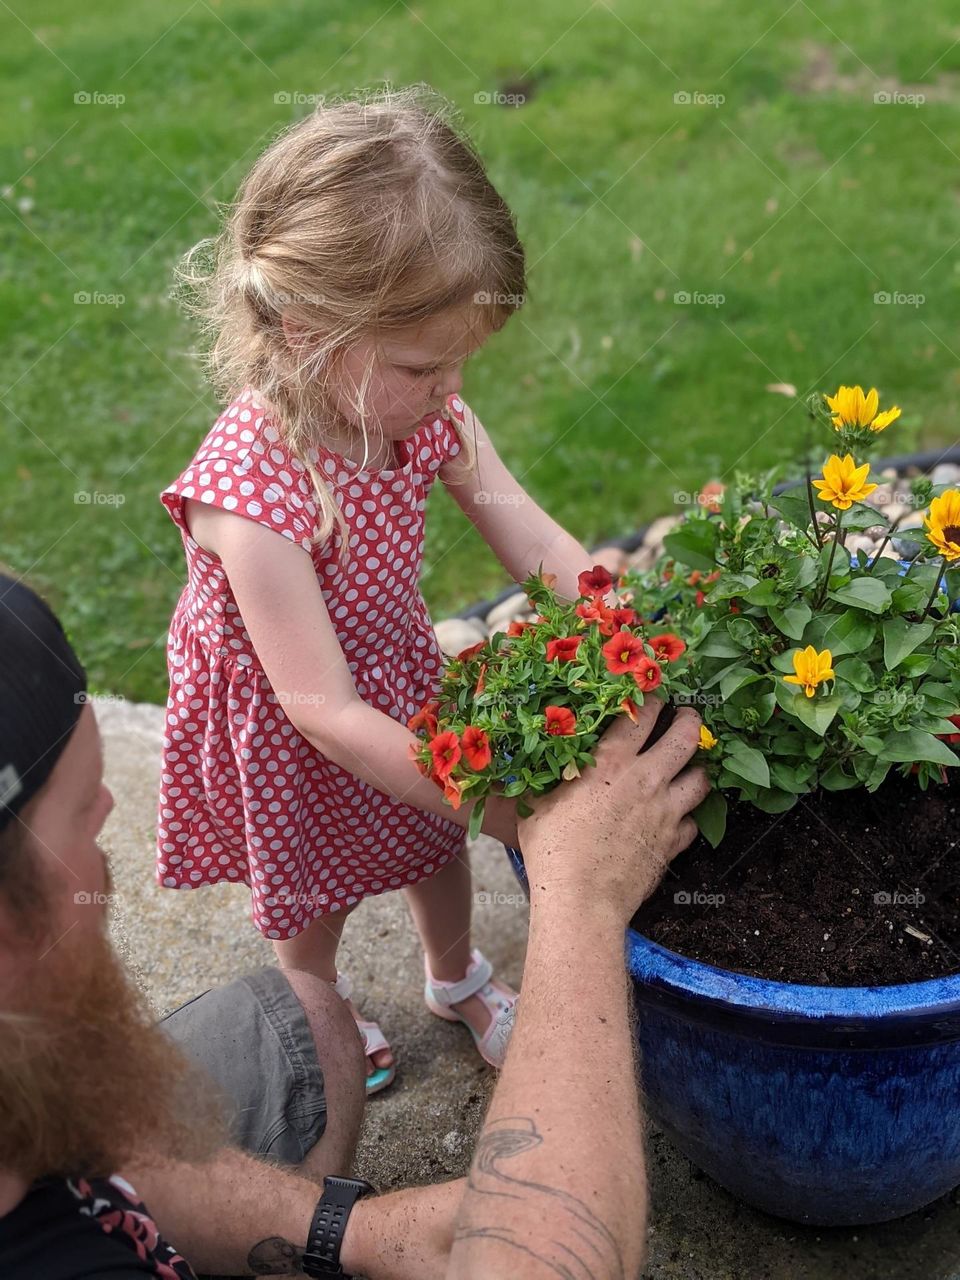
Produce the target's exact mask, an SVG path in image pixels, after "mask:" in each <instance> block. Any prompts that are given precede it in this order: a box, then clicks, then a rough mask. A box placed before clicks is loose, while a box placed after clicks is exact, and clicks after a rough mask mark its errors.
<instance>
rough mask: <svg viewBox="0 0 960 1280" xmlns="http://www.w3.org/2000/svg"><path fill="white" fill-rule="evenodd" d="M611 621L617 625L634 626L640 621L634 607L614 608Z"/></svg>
mask: <svg viewBox="0 0 960 1280" xmlns="http://www.w3.org/2000/svg"><path fill="white" fill-rule="evenodd" d="M612 612H613V621H614V622H615V623H616V625H617V627H618V628H619V627H635V626H636V625H637V623H638V622H639V621H640V619H639V617H638V616H637V611H636V609H614V610H613V611H612Z"/></svg>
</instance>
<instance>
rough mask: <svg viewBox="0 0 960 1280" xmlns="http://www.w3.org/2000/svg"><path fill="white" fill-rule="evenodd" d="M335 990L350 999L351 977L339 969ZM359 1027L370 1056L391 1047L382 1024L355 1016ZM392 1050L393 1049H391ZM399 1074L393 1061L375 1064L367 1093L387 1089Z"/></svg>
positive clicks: (368, 1077)
mask: <svg viewBox="0 0 960 1280" xmlns="http://www.w3.org/2000/svg"><path fill="white" fill-rule="evenodd" d="M332 986H333V989H334V991H336V993H337V995H338V996H339V997H340V999H341V1000H349V999H350V992H351V990H352V987H351V984H350V979H349V978H348V977H347V975H346V974H345V973H341V972H340V970H339V969H338V970H337V980H336V982H334V983H333V984H332ZM354 1022H356V1024H357V1029H358V1030H359V1032H360V1035H361V1036H362V1037H363V1051H364V1053H365V1054H366V1056H367V1057H368V1058H369V1057H371V1056H372V1055H373V1054H375V1053H379V1051H380V1050H381V1049H390V1044H389V1043H388V1041H387V1038H386V1036H385V1035H384V1034H383V1032H382V1031H381V1030H380V1026H379V1024H378V1023H376V1022H367V1021H365V1020H364V1019H362V1018H357V1017H355V1018H354ZM391 1052H392V1050H391ZM396 1075H397V1064H396V1063H395V1062H392V1063H391V1064H390V1066H389V1067H378V1066H377V1065H376V1064H373V1072H372V1074H371V1075H369V1076H367V1094H368V1095H369V1094H371V1093H379V1092H380V1090H381V1089H386V1088H387V1086H388V1085H391V1084H393V1082H394V1080H395V1078H396Z"/></svg>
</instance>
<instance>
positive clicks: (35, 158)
mask: <svg viewBox="0 0 960 1280" xmlns="http://www.w3.org/2000/svg"><path fill="white" fill-rule="evenodd" d="M14 8H15V9H17V11H18V12H19V13H20V14H21V19H22V20H20V19H17V18H15V17H14V16H12V10H11V9H9V8H7V7H6V6H4V10H3V14H4V18H3V21H4V28H5V38H4V41H3V46H2V50H0V71H2V76H3V82H4V84H5V86H6V90H7V92H6V98H5V101H6V110H5V111H4V113H3V115H2V118H0V145H2V158H3V165H2V175H0V185H3V186H4V193H3V196H2V198H0V235H2V237H3V258H2V262H3V266H2V277H0V279H2V283H0V288H2V307H0V325H2V339H3V353H4V357H5V360H4V370H3V374H2V376H0V385H2V387H3V388H4V391H3V395H2V397H0V404H2V406H3V413H2V418H0V423H2V426H0V430H2V448H3V464H4V465H3V468H2V475H0V539H2V541H0V558H2V559H5V560H6V561H7V562H8V563H9V564H10V565H12V567H13V568H14V569H15V570H16V571H17V572H18V573H23V574H27V575H29V577H30V578H31V580H32V581H34V582H35V583H36V584H38V585H39V586H40V588H41V589H42V590H44V591H45V592H46V593H48V595H49V596H50V598H51V599H52V600H53V602H54V603H55V605H56V607H57V608H58V609H59V611H60V613H61V616H62V618H63V620H64V623H65V625H66V626H67V629H68V632H69V634H70V635H71V638H72V639H73V641H74V643H75V645H76V646H77V649H78V651H79V653H80V655H81V657H82V659H83V660H84V662H85V663H86V664H87V666H88V670H89V674H90V679H91V682H92V685H93V687H94V688H97V689H100V690H115V691H118V692H121V693H123V694H125V695H127V696H129V697H132V698H139V699H150V700H155V701H160V700H162V699H163V698H164V697H165V694H166V667H165V661H164V644H163V641H164V636H165V631H166V627H167V623H168V621H169V617H170V613H171V611H172V609H173V606H174V603H175V601H176V599H177V596H178V594H179V591H180V588H181V585H182V582H183V578H184V564H183V558H182V552H181V549H180V540H179V535H178V533H177V531H176V529H175V527H174V525H173V524H172V522H171V521H170V519H169V517H168V516H167V515H166V514H165V512H164V511H163V509H162V507H161V505H160V502H159V500H158V497H157V495H158V493H159V491H160V489H161V488H163V486H164V485H165V484H167V483H168V482H169V481H170V480H171V479H173V477H174V476H176V475H177V473H178V472H179V471H180V470H181V469H182V468H183V467H184V466H185V465H186V463H187V462H188V460H189V458H190V457H191V455H192V453H193V451H194V449H195V448H196V446H197V444H198V443H199V441H200V440H201V438H202V437H203V436H204V434H205V433H206V431H207V430H208V429H209V426H210V424H211V423H212V420H213V418H214V417H215V416H216V413H217V405H216V403H215V400H214V397H213V395H212V393H211V391H210V389H209V388H207V387H206V386H205V385H204V383H203V381H202V378H201V376H200V374H199V371H198V369H197V366H196V363H195V361H194V360H193V359H192V358H191V355H190V351H191V346H192V344H193V341H194V336H193V334H192V333H191V331H190V329H189V326H188V325H187V323H186V322H185V321H184V320H183V319H182V318H181V317H180V315H179V314H178V312H177V310H176V308H175V306H174V305H173V304H172V303H171V302H170V301H169V300H168V297H167V294H168V290H169V287H170V281H171V270H172V264H173V263H174V262H175V260H176V259H177V257H178V256H179V255H180V254H181V253H182V252H183V251H184V250H185V249H187V248H188V247H189V246H190V245H192V244H193V243H194V242H195V241H197V240H199V239H200V238H202V237H203V236H206V235H210V234H212V233H213V232H214V231H215V229H216V205H217V201H226V200H229V199H231V198H232V196H233V195H234V193H235V190H236V187H237V185H238V183H239V181H240V179H241V177H242V175H243V173H244V172H245V171H246V169H247V167H248V166H249V165H250V163H251V162H252V159H253V157H254V156H255V155H256V154H257V151H258V150H259V149H260V148H261V147H262V146H264V145H265V144H266V142H267V141H268V140H269V138H270V137H271V136H272V134H273V133H274V132H275V131H276V130H278V129H279V128H280V127H282V126H283V125H285V124H286V123H287V122H288V121H289V120H290V119H291V118H293V116H294V115H297V114H301V113H302V112H304V111H305V110H308V109H309V108H308V107H306V106H298V105H296V104H294V105H287V104H285V103H281V104H278V103H277V102H276V101H275V95H276V94H278V93H288V94H296V93H300V94H324V93H325V94H333V93H342V92H347V91H349V90H350V89H351V88H353V87H354V86H364V85H376V84H378V83H381V82H382V81H384V80H390V81H392V82H393V83H395V84H402V83H409V82H412V81H416V80H427V81H429V82H430V83H431V84H433V85H434V86H435V87H436V88H437V89H439V90H441V91H442V92H444V93H445V94H447V95H448V96H450V97H451V98H453V99H454V101H455V102H456V103H457V104H458V106H459V107H460V108H461V109H462V111H463V113H464V115H465V117H466V119H467V121H468V123H469V125H470V128H471V130H472V131H473V133H474V135H475V137H476V138H477V140H478V142H479V144H480V147H481V150H482V151H483V153H484V155H485V156H486V157H487V160H488V163H489V167H490V171H491V174H492V176H493V179H494V181H495V182H496V183H497V185H498V186H499V188H500V190H501V191H502V192H503V194H504V196H505V197H506V199H507V200H508V202H509V203H510V204H511V206H512V207H513V209H514V210H515V212H516V214H517V218H518V223H519V227H520V231H521V235H522V236H523V239H524V242H525V244H526V247H527V251H528V255H529V261H530V264H531V271H530V296H529V299H528V302H527V305H526V306H525V307H524V309H523V310H522V311H521V312H520V313H519V314H518V315H517V316H516V317H514V319H512V320H511V321H510V323H509V325H508V327H507V328H506V329H505V330H504V331H503V332H502V333H500V334H499V335H497V336H495V337H494V338H493V339H492V340H491V342H490V343H489V344H488V346H487V347H486V348H484V350H483V351H482V352H481V353H480V354H479V355H478V356H477V357H476V358H475V360H474V361H473V362H471V366H470V367H469V368H468V370H467V385H466V395H467V398H468V399H469V400H470V402H471V404H472V405H473V406H474V408H475V409H476V410H477V412H478V413H479V415H480V416H481V418H482V419H483V420H484V422H485V423H486V425H487V427H488V428H489V430H490V431H491V434H492V435H493V437H494V440H495V441H496V443H497V444H498V446H499V448H500V450H501V452H502V454H503V456H504V458H505V459H506V461H507V463H508V465H509V466H511V467H512V468H513V469H514V470H515V472H516V473H517V474H518V476H519V477H521V479H522V481H523V483H524V484H525V485H526V486H527V488H528V489H529V490H530V491H531V492H532V493H533V494H534V496H535V497H536V498H537V499H538V500H539V501H540V502H541V503H542V504H543V505H544V506H545V507H546V508H547V509H548V510H549V511H550V512H551V513H552V514H553V515H554V516H555V517H556V518H557V519H559V520H560V521H562V522H563V523H564V524H565V525H566V526H567V527H568V528H569V529H570V530H571V531H573V532H574V533H576V534H577V535H578V536H579V537H580V538H582V539H583V540H584V541H586V542H588V543H589V542H595V541H598V540H601V539H604V538H607V537H609V536H614V535H619V534H625V533H628V532H630V531H631V530H632V529H633V528H635V527H636V526H637V525H638V524H639V523H641V522H642V521H644V520H646V519H649V518H651V517H652V516H654V515H657V514H661V513H663V512H665V511H667V510H672V509H673V508H674V494H675V493H676V492H677V491H679V490H689V489H691V488H695V487H698V486H699V484H700V483H701V482H702V481H703V480H705V479H706V478H708V477H709V476H711V475H729V474H731V473H732V470H733V469H734V468H735V467H742V468H754V467H757V466H760V465H768V464H770V463H772V462H776V461H782V460H786V459H788V458H789V457H790V456H791V451H793V450H795V448H796V445H797V441H798V439H799V438H800V436H801V433H802V429H803V425H804V418H803V414H802V411H801V409H800V407H799V406H798V405H797V404H791V402H790V401H788V400H786V399H784V398H783V397H782V396H779V395H776V394H771V393H770V392H768V391H766V390H765V386H766V384H768V383H774V382H789V383H793V384H795V385H796V386H797V388H798V389H799V391H800V392H801V394H802V393H804V392H806V391H808V390H811V389H815V388H824V389H833V388H834V387H835V386H836V385H837V384H838V383H839V382H840V381H845V382H858V381H859V382H863V383H866V384H870V383H876V384H877V385H878V386H879V387H880V388H881V391H882V400H883V403H884V404H886V403H890V402H891V401H894V400H895V401H896V402H898V403H900V404H901V405H902V406H903V407H904V417H903V419H902V421H901V423H898V424H897V425H896V427H895V428H891V429H890V431H889V433H888V436H889V438H888V440H886V441H885V444H887V446H888V451H889V452H901V451H903V450H905V449H907V448H910V447H913V446H915V445H917V444H918V443H923V444H925V445H931V446H932V445H939V444H941V443H942V444H948V443H952V442H954V441H955V440H956V439H957V438H958V435H960V355H958V352H960V332H958V323H957V322H958V319H960V240H958V236H960V230H958V223H960V219H958V213H960V172H958V166H960V127H958V124H960V117H958V110H957V108H958V101H960V43H958V42H957V35H958V31H957V26H956V14H955V9H954V6H953V4H952V3H951V0H928V3H927V4H925V5H924V7H923V11H922V12H923V19H922V21H914V20H911V19H910V17H909V16H908V15H907V14H906V13H905V11H904V9H903V7H902V6H901V5H900V4H897V3H894V0H882V3H881V2H880V0H819V3H817V4H815V5H812V6H811V5H809V4H807V3H805V0H794V3H792V4H788V3H787V2H786V0H777V3H776V4H774V5H761V6H758V5H756V4H754V3H750V2H749V0H725V3H720V0H687V3H685V4H682V5H672V6H651V5H643V4H641V3H639V0H624V2H622V3H619V4H617V3H615V0H613V2H612V3H611V4H610V6H609V7H607V6H604V5H601V4H594V5H592V6H587V5H583V4H574V3H570V2H569V0H551V2H550V3H547V0H530V2H529V3H528V4H527V5H525V6H522V7H517V8H516V9H514V10H513V11H512V12H511V11H508V9H507V7H506V6H497V7H496V9H495V10H491V9H489V8H488V7H486V6H469V5H451V4H449V3H448V2H446V0H421V3H419V4H417V5H416V6H412V5H408V4H407V3H405V2H404V0H397V3H394V4H392V5H390V4H374V3H372V2H371V0H351V2H350V3H346V2H345V0H332V2H331V3H328V4H325V5H323V6H318V5H314V4H308V3H306V2H303V3H266V0H243V2H241V0H237V2H233V0H228V2H225V3H220V4H208V3H206V0H195V2H194V3H190V2H189V0H180V2H179V3H171V4H169V5H156V4H147V3H145V2H143V0H128V3H125V4H123V5H121V6H119V7H118V6H116V5H113V4H107V3H105V2H104V0H89V3H87V4H86V5H84V6H83V7H82V8H77V7H76V6H74V5H72V4H67V3H65V2H63V0H38V3H36V4H35V5H34V6H33V7H32V8H31V9H30V10H29V11H28V10H27V8H26V6H25V5H23V4H22V0H20V4H19V5H17V3H16V0H14ZM491 14H495V17H493V18H492V17H491ZM26 24H29V29H28V26H27V25H26ZM518 86H520V87H521V89H522V90H523V91H524V92H525V93H526V95H527V97H528V100H527V102H526V103H525V104H524V105H522V106H519V107H515V106H502V105H496V104H495V103H491V104H486V103H482V102H480V103H478V102H476V101H475V95H476V94H478V93H481V94H482V93H487V94H492V93H495V92H496V91H498V90H503V91H506V92H511V91H512V92H516V91H517V87H518ZM878 91H880V92H886V93H888V94H891V95H893V96H896V95H898V94H899V95H906V96H907V97H909V95H917V94H922V95H924V96H925V98H926V101H925V102H923V103H922V104H920V105H913V104H911V103H910V102H908V101H893V102H890V103H880V104H878V103H877V102H875V100H874V95H875V94H876V93H877V92H878ZM83 92H85V93H91V94H123V95H125V99H126V100H125V101H124V102H123V103H122V105H119V106H111V105H107V104H105V103H87V104H78V103H75V101H74V95H75V94H77V93H83ZM677 94H687V95H690V96H691V97H694V98H695V100H694V101H691V102H683V101H676V100H675V95H677ZM696 95H714V97H715V96H716V95H722V97H723V99H724V101H723V102H722V103H719V104H713V103H708V102H705V101H702V100H696ZM878 291H884V292H887V293H890V294H893V293H899V294H902V295H922V296H923V299H924V300H923V301H922V303H918V304H917V305H912V304H910V303H906V302H900V303H894V304H890V305H878V304H877V303H875V301H874V295H875V293H877V292H878ZM81 292H84V293H88V294H92V293H98V294H102V295H122V296H123V299H124V300H123V302H122V303H120V304H119V305H110V304H109V303H105V302H99V303H96V304H86V305H84V304H77V303H76V302H75V301H74V297H75V294H77V293H81ZM678 292H687V293H690V294H701V295H722V296H723V302H722V303H721V304H719V305H715V306H714V305H706V304H690V305H682V304H677V303H676V302H675V301H674V296H675V294H677V293H678ZM914 302H916V299H914ZM78 493H109V494H119V495H120V496H121V497H122V500H123V501H122V505H119V504H114V505H106V504H100V503H97V502H89V503H83V502H78V501H77V500H76V495H77V494H78ZM427 566H428V571H427V573H426V575H425V578H424V584H423V585H424V592H425V594H426V597H427V600H428V603H429V604H430V606H431V609H432V610H433V612H434V616H437V617H439V616H443V615H445V614H447V613H450V612H453V611H455V610H457V609H459V608H461V607H463V606H465V605H466V604H469V603H471V602H472V601H474V600H476V599H478V598H481V597H484V596H487V595H490V594H493V593H494V592H495V591H497V590H499V589H500V588H501V587H502V586H503V585H504V583H505V575H504V573H503V570H502V569H501V568H500V566H499V565H498V564H497V563H496V561H495V560H494V558H493V556H492V554H491V553H490V552H489V551H488V549H487V548H486V547H485V546H484V544H483V543H482V542H481V541H480V540H479V538H478V537H477V535H476V534H475V533H474V532H473V530H472V529H471V528H470V527H469V526H468V525H467V523H466V522H465V520H464V518H463V516H462V515H461V513H460V512H459V509H458V508H457V507H456V506H455V505H454V503H453V502H452V500H451V499H450V498H449V497H448V495H447V494H446V493H444V492H442V491H438V492H437V493H436V496H435V497H434V499H433V500H432V502H431V508H430V513H429V521H428V544H427Z"/></svg>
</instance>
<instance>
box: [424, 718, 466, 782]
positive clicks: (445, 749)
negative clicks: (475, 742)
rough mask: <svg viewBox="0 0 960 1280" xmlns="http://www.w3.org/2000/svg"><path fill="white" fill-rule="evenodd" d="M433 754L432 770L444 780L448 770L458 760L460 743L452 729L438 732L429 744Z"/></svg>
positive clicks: (448, 772)
mask: <svg viewBox="0 0 960 1280" xmlns="http://www.w3.org/2000/svg"><path fill="white" fill-rule="evenodd" d="M429 746H430V754H431V755H432V756H433V771H434V773H435V774H436V775H437V777H438V778H440V779H441V780H443V781H445V780H446V779H447V777H448V776H449V774H450V770H451V769H452V768H453V767H454V765H455V764H457V763H458V762H459V760H460V754H461V753H460V743H459V741H458V739H457V735H456V734H455V733H454V732H453V730H452V729H447V731H446V732H445V733H440V734H438V735H437V736H436V737H435V738H434V739H433V740H432V741H431V742H430V744H429Z"/></svg>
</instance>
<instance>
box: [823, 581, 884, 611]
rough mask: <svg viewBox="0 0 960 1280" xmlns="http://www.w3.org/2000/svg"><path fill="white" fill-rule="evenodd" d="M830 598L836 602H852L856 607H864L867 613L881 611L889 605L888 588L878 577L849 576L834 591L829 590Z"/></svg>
mask: <svg viewBox="0 0 960 1280" xmlns="http://www.w3.org/2000/svg"><path fill="white" fill-rule="evenodd" d="M830 599H831V600H836V602H837V603H838V604H852V605H855V606H856V608H858V609H866V610H867V612H868V613H883V611H884V609H888V608H889V607H890V588H889V587H887V586H886V585H885V584H884V583H882V582H881V581H880V580H879V579H878V578H871V577H866V576H863V577H859V578H851V579H850V581H849V582H846V583H844V585H843V586H842V587H837V589H836V591H831V592H830Z"/></svg>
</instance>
